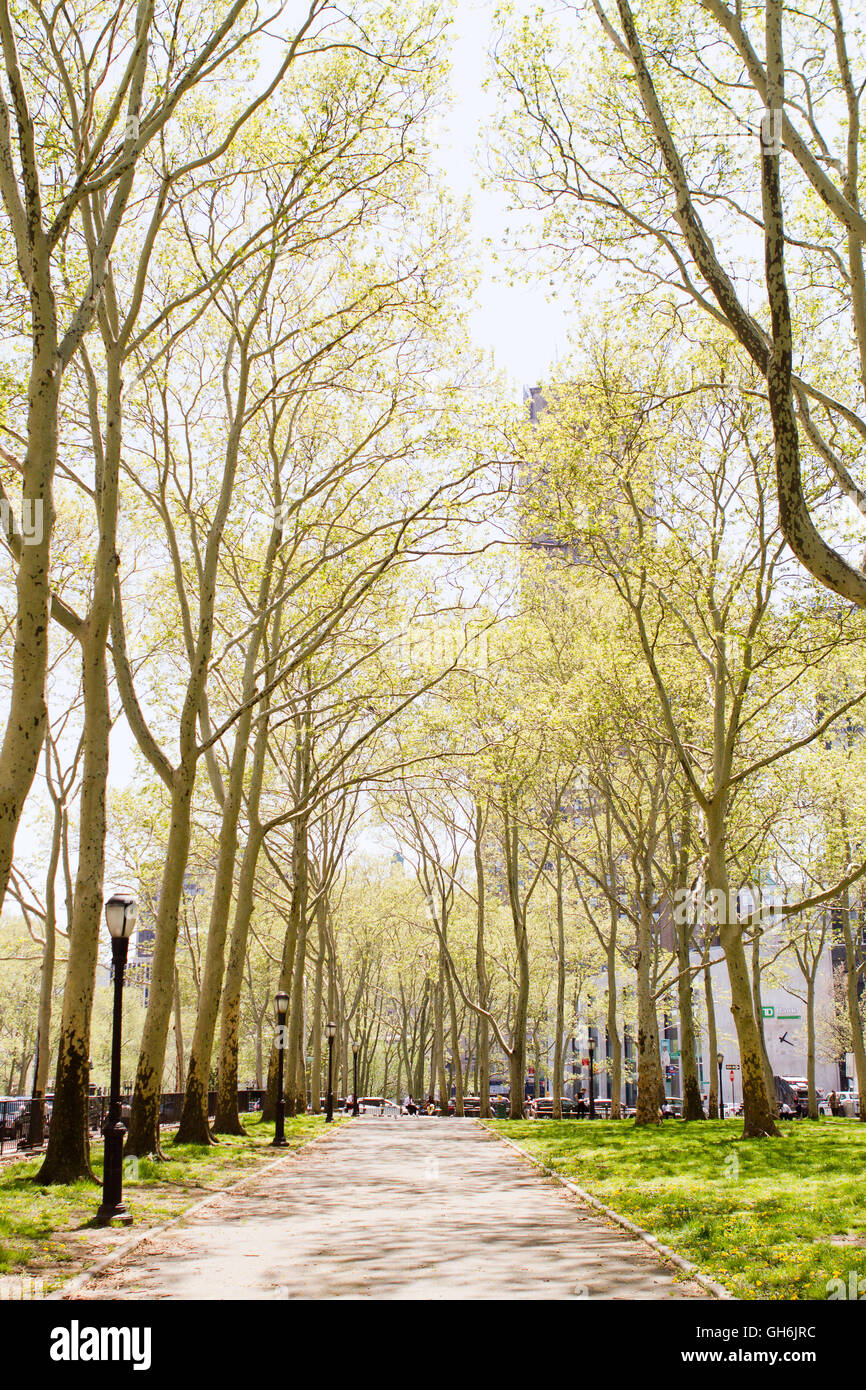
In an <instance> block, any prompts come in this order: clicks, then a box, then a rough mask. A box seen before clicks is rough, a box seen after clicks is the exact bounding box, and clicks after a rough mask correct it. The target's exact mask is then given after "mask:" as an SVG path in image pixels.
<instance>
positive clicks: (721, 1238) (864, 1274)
mask: <svg viewBox="0 0 866 1390" xmlns="http://www.w3.org/2000/svg"><path fill="white" fill-rule="evenodd" d="M491 1128H492V1129H493V1130H495V1131H496V1132H497V1133H500V1134H502V1135H503V1136H505V1137H506V1138H508V1139H513V1140H514V1142H515V1143H517V1144H520V1145H522V1147H523V1148H525V1149H526V1150H527V1151H528V1152H529V1153H531V1154H532V1155H533V1157H535V1158H538V1159H540V1160H541V1161H542V1162H543V1163H545V1164H546V1165H547V1166H548V1167H549V1168H552V1169H554V1170H555V1171H556V1172H558V1173H562V1175H563V1176H564V1177H567V1178H570V1179H571V1181H572V1182H575V1183H577V1184H578V1185H579V1186H580V1187H583V1188H584V1189H585V1190H586V1191H587V1192H591V1193H592V1195H593V1196H594V1197H597V1198H598V1199H599V1200H600V1201H602V1202H604V1203H605V1205H606V1206H609V1207H612V1208H613V1209H614V1210H615V1211H617V1212H619V1213H620V1214H621V1215H622V1216H627V1217H629V1218H630V1219H631V1220H632V1221H635V1222H636V1223H637V1224H638V1225H640V1226H643V1227H644V1228H645V1229H646V1230H647V1231H650V1232H651V1233H652V1234H653V1235H654V1236H657V1237H658V1238H659V1239H660V1240H661V1241H663V1242H664V1243H665V1244H666V1245H669V1246H670V1247H671V1248H672V1249H674V1250H676V1251H677V1253H678V1254H680V1255H683V1256H684V1257H685V1258H686V1259H689V1260H692V1261H693V1262H694V1263H695V1264H696V1265H697V1266H698V1268H699V1269H700V1270H701V1271H702V1273H704V1274H707V1275H709V1276H710V1277H711V1278H713V1279H716V1280H718V1282H719V1283H721V1284H724V1285H725V1287H726V1288H728V1289H730V1291H731V1293H733V1294H735V1295H736V1296H737V1297H738V1298H815V1299H825V1298H826V1297H827V1281H828V1280H829V1279H833V1278H837V1277H838V1278H840V1279H843V1280H845V1281H846V1282H847V1279H848V1273H849V1271H850V1270H853V1271H855V1272H856V1274H857V1275H858V1276H859V1277H861V1278H864V1279H866V1125H863V1124H860V1123H859V1122H858V1121H856V1120H847V1119H822V1120H820V1121H818V1122H817V1123H815V1122H810V1121H806V1120H801V1121H798V1122H796V1123H791V1124H786V1125H785V1126H784V1131H783V1137H782V1138H781V1139H764V1140H754V1139H750V1140H742V1139H740V1137H739V1136H740V1134H741V1132H742V1120H707V1121H705V1122H703V1123H697V1124H684V1123H682V1122H677V1121H675V1120H669V1121H667V1122H665V1123H664V1124H663V1125H659V1126H654V1127H652V1128H650V1129H645V1128H642V1129H636V1128H635V1126H634V1125H633V1124H631V1123H629V1122H628V1121H622V1122H617V1121H611V1120H607V1121H601V1120H597V1121H595V1122H593V1123H592V1124H590V1123H589V1122H588V1121H581V1120H563V1121H556V1120H526V1121H514V1120H493V1121H492V1122H491ZM834 1238H835V1241H834ZM852 1238H853V1240H855V1241H857V1242H859V1243H858V1244H852V1243H850V1242H851V1240H852ZM840 1240H841V1241H843V1242H848V1243H836V1241H840Z"/></svg>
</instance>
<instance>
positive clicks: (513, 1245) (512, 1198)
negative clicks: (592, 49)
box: [74, 1116, 709, 1299]
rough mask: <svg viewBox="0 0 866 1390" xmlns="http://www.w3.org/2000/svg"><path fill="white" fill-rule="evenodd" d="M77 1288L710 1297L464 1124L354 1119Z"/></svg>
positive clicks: (185, 1293)
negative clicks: (240, 1190)
mask: <svg viewBox="0 0 866 1390" xmlns="http://www.w3.org/2000/svg"><path fill="white" fill-rule="evenodd" d="M74 1296H75V1297H77V1298H82V1299H92V1298H123V1299H154V1298H205V1299H226V1298H229V1299H263V1298H308V1299H318V1298H384V1299H389V1298H395V1299H486V1298H515V1299H517V1298H519V1299H535V1298H557V1299H576V1298H615V1299H632V1298H642V1299H650V1298H652V1299H657V1298H694V1299H707V1298H709V1295H708V1294H707V1292H706V1290H704V1289H703V1288H701V1286H700V1285H699V1284H696V1283H693V1282H691V1281H683V1279H682V1277H680V1279H676V1278H675V1276H674V1271H673V1269H671V1268H669V1267H667V1266H666V1265H664V1264H662V1263H661V1261H660V1260H659V1259H658V1257H657V1256H656V1255H654V1254H653V1252H652V1251H651V1250H650V1249H649V1247H648V1246H646V1245H645V1244H644V1243H643V1242H642V1241H640V1240H638V1239H636V1238H635V1237H633V1236H630V1235H628V1234H627V1233H626V1232H624V1231H622V1230H619V1229H618V1228H616V1227H613V1226H609V1225H608V1224H607V1223H606V1222H604V1221H603V1220H600V1219H599V1217H598V1216H597V1215H595V1214H594V1213H592V1212H591V1211H590V1210H589V1209H588V1208H586V1207H583V1206H581V1205H580V1204H579V1203H578V1202H577V1200H576V1199H575V1198H573V1197H572V1196H571V1194H570V1193H568V1192H567V1191H566V1190H565V1189H564V1188H563V1187H561V1186H560V1185H559V1184H558V1183H556V1182H554V1181H552V1180H551V1179H548V1178H545V1177H544V1176H543V1175H542V1174H540V1173H539V1172H538V1171H537V1170H536V1169H534V1168H533V1167H532V1166H531V1165H530V1164H529V1163H527V1162H525V1160H523V1159H521V1158H520V1157H519V1156H518V1155H517V1154H515V1153H514V1152H513V1150H511V1149H509V1148H508V1147H507V1146H506V1145H504V1144H501V1143H499V1142H498V1140H496V1139H494V1138H493V1136H492V1135H490V1134H489V1133H488V1132H487V1131H486V1130H484V1129H482V1128H481V1126H480V1125H476V1124H474V1123H473V1122H472V1121H471V1120H455V1119H432V1118H427V1117H424V1118H417V1119H408V1118H407V1119H399V1120H397V1119H395V1120H387V1119H379V1118H378V1117H372V1116H369V1117H366V1118H359V1119H357V1120H354V1121H353V1122H352V1123H351V1124H348V1125H343V1126H341V1127H340V1128H339V1129H337V1130H335V1131H333V1132H332V1134H330V1135H328V1137H327V1138H326V1139H325V1140H323V1141H322V1142H319V1143H316V1144H314V1145H313V1146H312V1147H311V1148H309V1149H307V1150H302V1151H300V1153H298V1154H297V1155H294V1156H290V1157H287V1158H286V1160H285V1161H284V1162H283V1163H280V1164H279V1165H278V1166H276V1167H274V1168H272V1169H271V1170H270V1172H268V1173H266V1174H263V1175H262V1176H260V1177H259V1178H256V1179H253V1180H252V1181H251V1182H249V1183H247V1184H246V1185H245V1187H244V1190H243V1191H242V1192H239V1193H229V1194H226V1195H225V1196H222V1197H220V1198H218V1199H216V1200H215V1201H213V1202H210V1203H209V1204H208V1205H207V1207H206V1208H205V1209H204V1210H203V1211H201V1212H199V1213H197V1214H196V1215H193V1216H190V1217H189V1218H187V1219H185V1220H183V1221H181V1222H180V1223H179V1224H178V1225H176V1226H173V1227H172V1228H171V1229H169V1230H167V1231H165V1232H163V1233H162V1234H161V1235H160V1234H155V1235H154V1236H152V1237H149V1238H148V1239H146V1240H145V1241H144V1242H143V1243H142V1244H140V1245H138V1246H137V1247H136V1248H135V1249H134V1250H132V1251H131V1252H130V1253H129V1255H127V1256H126V1257H125V1258H123V1259H121V1260H120V1261H119V1262H118V1263H116V1264H114V1265H112V1266H110V1267H109V1268H107V1269H106V1270H104V1271H103V1273H102V1274H101V1275H99V1276H97V1277H95V1278H94V1279H92V1280H91V1281H90V1282H89V1283H88V1284H86V1285H84V1286H83V1287H82V1288H80V1289H79V1290H78V1292H77V1293H76V1294H75V1295H74Z"/></svg>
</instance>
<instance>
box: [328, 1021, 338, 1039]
mask: <svg viewBox="0 0 866 1390" xmlns="http://www.w3.org/2000/svg"><path fill="white" fill-rule="evenodd" d="M336 1035H337V1025H336V1023H329V1024H328V1037H329V1038H333V1037H336Z"/></svg>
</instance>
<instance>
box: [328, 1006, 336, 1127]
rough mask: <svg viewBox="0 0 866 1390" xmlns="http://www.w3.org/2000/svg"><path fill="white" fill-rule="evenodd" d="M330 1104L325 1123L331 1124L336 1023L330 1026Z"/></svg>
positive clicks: (332, 1116)
mask: <svg viewBox="0 0 866 1390" xmlns="http://www.w3.org/2000/svg"><path fill="white" fill-rule="evenodd" d="M327 1031H328V1103H327V1107H326V1109H325V1123H326V1124H330V1123H331V1121H332V1120H333V1118H334V1038H335V1037H336V1036H337V1025H336V1023H334V1022H333V1021H332V1022H329V1024H328V1030H327Z"/></svg>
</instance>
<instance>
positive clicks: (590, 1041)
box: [586, 1038, 595, 1057]
mask: <svg viewBox="0 0 866 1390" xmlns="http://www.w3.org/2000/svg"><path fill="white" fill-rule="evenodd" d="M586 1050H587V1052H588V1053H589V1055H590V1057H591V1056H592V1054H593V1053H594V1052H595V1038H587V1041H586Z"/></svg>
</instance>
